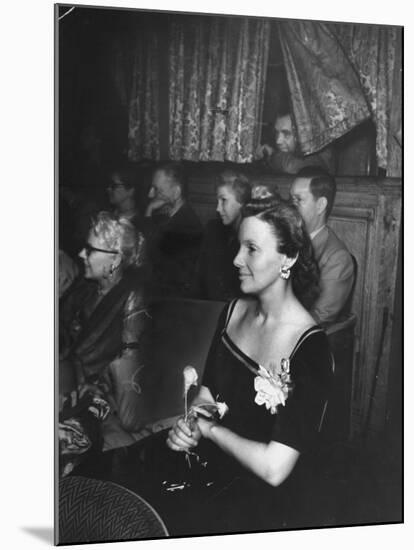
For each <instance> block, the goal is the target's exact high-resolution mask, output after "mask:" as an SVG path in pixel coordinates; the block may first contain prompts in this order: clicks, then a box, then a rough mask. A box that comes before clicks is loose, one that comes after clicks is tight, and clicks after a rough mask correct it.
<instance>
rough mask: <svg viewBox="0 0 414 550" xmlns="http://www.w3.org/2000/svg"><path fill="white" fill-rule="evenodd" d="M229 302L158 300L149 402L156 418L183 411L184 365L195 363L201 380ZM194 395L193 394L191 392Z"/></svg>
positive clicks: (154, 307) (153, 311) (154, 308)
mask: <svg viewBox="0 0 414 550" xmlns="http://www.w3.org/2000/svg"><path fill="white" fill-rule="evenodd" d="M224 306H225V302H218V301H207V300H191V299H183V298H177V299H174V298H171V299H165V298H164V299H160V300H155V301H154V302H153V303H152V304H151V308H150V312H151V316H152V318H153V343H152V357H151V369H153V376H154V379H155V381H154V382H153V384H152V391H151V395H153V398H152V399H151V402H150V403H149V406H150V407H151V413H150V416H151V418H152V420H157V419H163V418H168V417H171V416H174V415H178V414H183V412H184V400H183V369H184V367H185V366H187V365H191V366H193V367H195V369H196V370H197V373H198V376H199V382H201V379H202V375H203V372H204V366H205V362H206V359H207V355H208V351H209V349H210V345H211V342H212V340H213V336H214V332H215V329H216V326H217V321H218V318H219V315H220V313H221V312H222V310H223V308H224ZM189 397H190V396H189Z"/></svg>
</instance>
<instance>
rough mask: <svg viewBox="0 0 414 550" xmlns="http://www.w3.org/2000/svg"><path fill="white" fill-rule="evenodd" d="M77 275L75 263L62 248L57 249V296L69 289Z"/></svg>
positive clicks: (62, 294)
mask: <svg viewBox="0 0 414 550" xmlns="http://www.w3.org/2000/svg"><path fill="white" fill-rule="evenodd" d="M78 275H79V267H78V265H77V263H76V262H75V261H74V260H73V259H72V258H71V257H70V256H69V254H66V252H65V251H64V250H59V298H62V296H64V294H65V293H66V292H67V291H68V290H69V288H70V287H71V285H72V284H73V282H74V281H75V280H76V279H77V277H78Z"/></svg>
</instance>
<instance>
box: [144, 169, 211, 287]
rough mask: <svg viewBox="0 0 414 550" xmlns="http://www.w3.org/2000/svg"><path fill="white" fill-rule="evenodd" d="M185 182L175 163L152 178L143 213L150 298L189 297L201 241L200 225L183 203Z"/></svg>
mask: <svg viewBox="0 0 414 550" xmlns="http://www.w3.org/2000/svg"><path fill="white" fill-rule="evenodd" d="M186 191H187V186H186V179H185V174H184V171H183V168H182V166H181V165H180V164H179V163H173V162H171V163H167V164H164V165H161V166H159V167H158V168H157V169H156V170H155V172H154V174H153V178H152V184H151V188H150V191H149V193H148V198H149V203H148V205H147V208H146V211H145V218H146V220H147V224H146V226H147V231H146V233H147V237H148V240H149V255H150V260H151V262H152V266H153V281H154V290H153V292H154V294H157V295H161V296H183V297H185V296H190V295H191V288H192V283H193V280H194V276H195V269H196V263H197V258H198V254H199V250H200V245H201V239H202V225H201V222H200V220H199V219H198V217H197V215H196V213H195V212H194V210H193V209H192V208H191V206H190V205H189V204H188V202H187V200H186V194H187V193H186Z"/></svg>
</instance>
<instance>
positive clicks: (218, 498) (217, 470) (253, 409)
mask: <svg viewBox="0 0 414 550" xmlns="http://www.w3.org/2000/svg"><path fill="white" fill-rule="evenodd" d="M235 303H236V301H234V302H232V303H230V305H229V306H226V307H225V309H224V311H223V313H222V314H221V317H220V319H219V322H218V326H217V329H216V333H215V336H214V339H213V342H212V344H211V348H210V351H209V355H208V358H207V364H206V369H205V374H204V377H203V381H202V385H204V386H207V387H208V388H209V389H210V391H211V393H212V395H213V397H215V398H216V399H217V400H219V401H224V402H225V403H226V404H227V405H228V407H229V411H228V413H227V414H226V415H225V416H224V418H223V419H222V420H221V421H220V423H221V424H222V425H223V426H226V427H227V428H229V429H230V430H232V431H234V432H236V433H237V434H239V435H240V436H242V437H245V438H247V439H250V440H254V441H259V442H270V441H272V440H274V441H278V442H281V443H284V444H285V445H288V446H290V447H293V448H294V449H297V450H298V451H299V452H300V453H301V456H300V459H299V461H298V463H297V465H296V466H295V468H294V472H293V474H291V476H289V478H288V480H287V481H286V482H284V483H283V484H282V485H281V486H279V487H277V488H272V487H271V486H269V485H267V484H266V483H265V482H263V481H261V480H260V479H259V478H257V476H255V475H253V474H252V473H250V472H249V471H247V470H246V469H245V468H243V467H242V466H241V465H240V464H239V463H238V462H237V461H236V460H234V459H232V458H231V457H229V456H228V455H226V454H225V453H223V452H222V451H221V450H220V449H219V448H218V447H217V446H216V445H214V444H212V443H211V442H210V441H208V440H205V439H201V440H200V443H199V445H198V446H197V448H196V449H194V451H195V452H196V454H197V457H198V458H197V457H195V456H191V457H190V458H191V465H192V466H191V468H189V466H188V463H187V460H186V458H185V455H184V453H179V452H174V451H172V450H170V449H169V448H168V447H167V446H166V443H165V440H166V437H167V433H166V432H165V431H164V432H161V433H159V434H156V435H155V436H151V437H149V438H147V440H144V441H142V442H138V443H137V444H136V445H132V446H131V447H129V448H128V451H127V452H126V453H125V454H124V456H122V457H120V456H117V457H116V458H115V459H114V458H112V465H111V468H112V480H113V481H117V482H119V483H121V484H124V485H126V486H128V487H129V488H130V489H132V490H134V491H136V492H138V493H139V494H141V495H142V496H144V498H146V499H147V500H148V501H149V502H150V503H151V504H152V505H153V506H154V507H155V508H156V510H157V511H158V512H159V513H160V515H161V517H162V518H163V519H164V521H165V523H166V525H167V528H168V530H169V533H170V534H171V535H194V534H214V533H226V532H243V531H263V530H266V529H267V530H269V529H277V528H279V527H281V523H280V521H281V517H282V515H283V507H284V504H283V502H284V500H283V499H284V498H288V497H286V496H283V495H287V494H289V491H291V490H294V489H292V488H293V486H294V484H292V480H294V479H295V478H296V477H297V476H296V472H297V471H300V470H301V464H300V463H301V461H302V460H303V457H305V456H306V455H307V453H309V452H311V451H312V448H313V447H314V445H315V444H316V443H317V439H318V433H319V431H320V429H321V425H322V423H323V417H324V413H325V409H326V404H327V398H328V393H329V387H330V382H331V377H332V356H331V353H330V350H329V346H328V342H327V337H326V335H325V333H324V332H323V330H321V329H320V328H319V327H318V326H314V327H312V328H310V329H309V330H307V331H306V332H304V333H303V334H302V336H301V337H300V339H299V341H298V342H297V344H296V346H295V349H294V350H293V352H292V354H291V356H290V369H291V378H292V381H293V385H294V387H293V390H292V392H291V394H290V395H289V397H288V399H287V401H286V404H285V406H279V408H278V410H277V413H276V414H271V413H270V411H268V410H267V409H266V408H265V406H259V405H257V404H256V403H255V402H254V399H255V395H256V392H255V389H254V379H255V377H256V375H257V370H258V367H259V366H258V365H257V363H255V362H254V361H253V360H252V359H251V358H249V357H248V356H247V355H245V354H244V353H243V352H242V351H241V350H240V349H239V348H238V347H237V346H236V345H235V344H234V343H233V342H232V340H231V339H230V337H229V336H228V334H227V331H226V327H227V324H228V322H229V319H230V317H231V314H232V312H233V309H234V305H235ZM131 472H133V473H132V474H131Z"/></svg>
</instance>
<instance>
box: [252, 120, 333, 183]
mask: <svg viewBox="0 0 414 550" xmlns="http://www.w3.org/2000/svg"><path fill="white" fill-rule="evenodd" d="M274 130H275V147H272V146H270V145H267V144H264V145H260V146H259V148H258V150H257V154H256V158H257V159H262V158H264V160H265V162H266V163H267V164H268V165H269V167H270V168H272V169H273V170H275V171H276V172H280V173H283V174H297V173H298V172H299V170H301V169H302V168H304V167H305V166H322V167H323V168H325V170H327V171H328V172H329V173H330V174H334V173H335V158H334V154H333V150H332V148H331V147H325V149H322V151H319V152H318V153H314V154H312V155H306V156H303V155H301V154H300V152H299V151H298V143H297V137H296V130H295V128H294V125H293V122H292V115H291V113H280V114H278V115H277V116H276V120H275V126H274Z"/></svg>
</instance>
